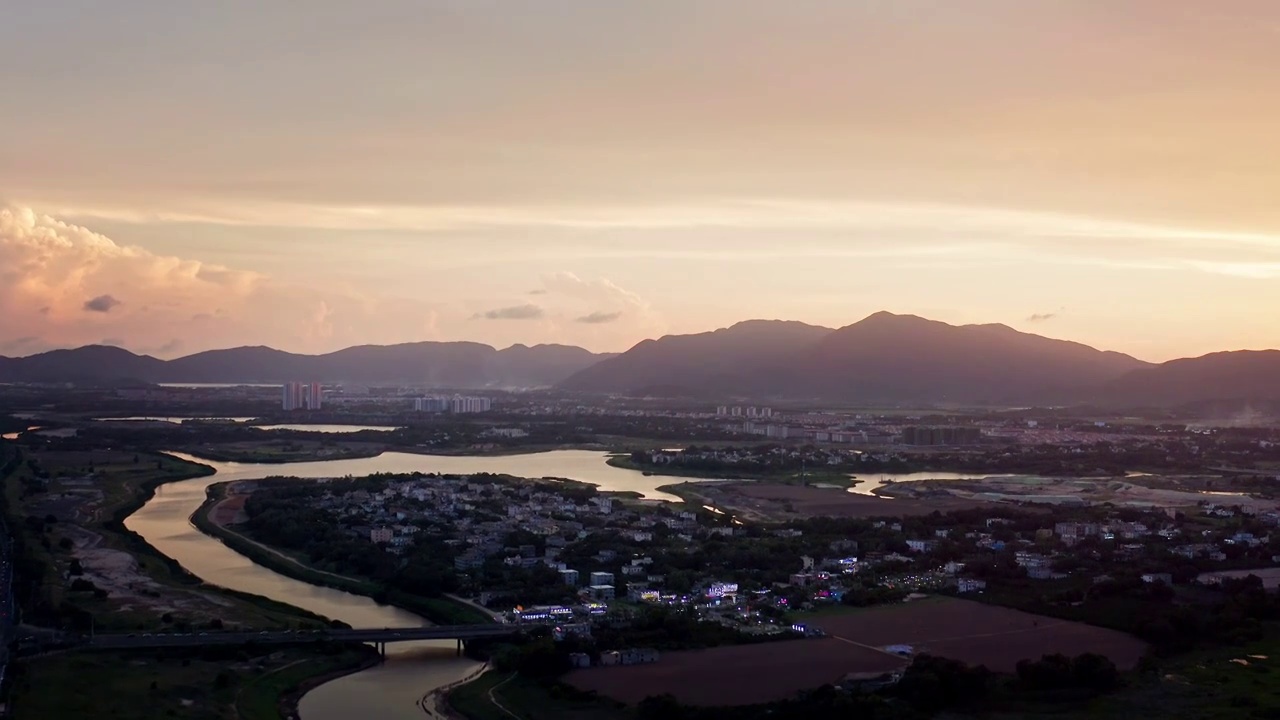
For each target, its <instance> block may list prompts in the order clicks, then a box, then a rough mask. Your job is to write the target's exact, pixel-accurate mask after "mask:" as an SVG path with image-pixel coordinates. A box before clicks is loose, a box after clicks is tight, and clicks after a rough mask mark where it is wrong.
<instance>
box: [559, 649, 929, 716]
mask: <svg viewBox="0 0 1280 720" xmlns="http://www.w3.org/2000/svg"><path fill="white" fill-rule="evenodd" d="M906 665H907V660H906V659H904V658H900V657H897V656H894V655H890V654H889V653H885V652H881V651H879V650H877V649H875V648H870V647H862V646H860V645H856V644H852V643H849V642H847V641H844V640H840V639H836V638H824V639H822V640H789V641H785V642H773V643H762V644H759V645H736V646H730V647H718V648H711V649H709V650H687V651H681V652H673V653H664V654H663V655H662V658H661V659H660V660H659V661H658V662H657V663H655V664H653V665H633V666H630V667H620V666H618V667H608V668H592V669H589V670H575V671H574V672H572V673H570V674H569V675H568V676H566V678H565V682H567V683H568V684H570V685H572V686H574V687H576V688H578V689H579V690H586V691H595V692H597V693H599V694H601V695H603V696H606V697H609V698H613V699H614V700H620V701H622V702H625V703H628V704H635V703H638V702H640V701H641V700H643V699H645V698H646V697H649V696H650V695H662V694H664V693H670V694H671V695H674V696H675V697H676V699H677V700H679V701H680V702H681V703H682V704H686V705H703V706H718V705H755V704H759V703H766V702H772V701H775V700H782V699H785V698H788V697H791V696H792V695H795V694H796V693H798V692H800V691H802V690H808V689H812V688H817V687H821V686H823V685H827V684H830V683H835V682H838V681H839V680H840V679H841V678H843V677H844V676H845V675H847V674H849V673H851V672H888V671H891V670H896V669H898V668H901V667H905V666H906Z"/></svg>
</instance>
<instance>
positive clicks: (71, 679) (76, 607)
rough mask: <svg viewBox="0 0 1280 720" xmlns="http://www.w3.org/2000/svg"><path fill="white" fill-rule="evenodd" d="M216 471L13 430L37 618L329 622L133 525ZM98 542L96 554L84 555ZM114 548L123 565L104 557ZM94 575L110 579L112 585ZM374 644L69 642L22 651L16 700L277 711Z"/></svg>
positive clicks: (44, 705) (107, 625)
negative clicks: (174, 552)
mask: <svg viewBox="0 0 1280 720" xmlns="http://www.w3.org/2000/svg"><path fill="white" fill-rule="evenodd" d="M208 471H209V470H208V468H205V467H203V466H199V465H193V464H191V463H186V462H183V461H181V460H177V459H175V458H172V457H169V456H166V455H153V454H149V453H132V452H123V451H112V450H97V451H74V452H65V451H50V450H43V449H33V448H30V447H26V448H24V447H21V446H19V445H18V444H14V443H0V480H3V482H4V492H3V494H0V504H2V505H3V510H4V512H5V515H6V519H7V520H8V525H9V527H10V528H11V529H12V530H13V536H14V560H15V589H16V597H17V598H18V600H19V602H20V603H21V605H22V611H23V616H24V620H25V621H26V622H29V623H34V624H40V625H46V626H52V627H61V628H64V629H69V630H74V631H82V632H83V631H87V630H89V629H90V628H91V627H92V628H94V629H95V630H97V631H99V632H102V631H120V632H123V631H134V630H144V629H145V630H169V631H190V630H192V629H194V628H196V627H201V628H203V627H210V628H217V627H222V626H223V625H224V624H237V625H243V626H247V627H273V628H284V627H288V628H295V627H305V626H308V625H312V626H314V625H316V624H319V623H322V622H325V619H324V618H321V617H319V616H317V615H314V614H311V613H307V612H305V611H302V610H299V609H297V608H294V607H291V606H289V605H286V604H284V603H280V602H276V601H274V600H270V599H267V598H262V597H258V596H255V595H250V594H246V593H239V592H234V591H229V590H225V589H222V588H218V587H214V586H210V585H206V584H203V583H202V582H201V581H200V580H199V578H196V577H195V576H193V575H191V574H190V573H188V572H187V571H186V570H185V569H183V568H182V567H181V566H179V565H178V564H177V563H176V562H174V561H173V560H171V559H170V558H167V557H165V556H164V555H162V554H161V553H159V552H158V551H156V550H155V549H154V548H152V547H151V546H150V545H148V544H147V543H146V542H145V541H144V540H143V539H142V538H141V537H140V536H138V535H137V534H135V533H133V532H132V531H130V530H128V529H127V528H126V527H125V526H124V520H125V518H127V517H128V516H129V515H130V514H131V513H133V512H134V511H136V509H137V508H139V507H141V506H142V505H143V504H144V503H145V502H146V501H147V500H148V499H149V498H150V497H151V496H152V495H153V494H154V493H155V490H156V488H157V487H159V486H160V485H161V484H163V483H166V482H173V481H177V480H182V479H186V478H190V477H197V476H199V475H203V474H207V473H208ZM86 547H91V548H92V549H93V551H94V552H93V554H92V556H89V555H85V554H83V548H86ZM90 557H92V558H93V559H90ZM104 557H105V558H107V559H108V560H109V561H110V563H112V564H108V565H101V566H99V565H98V564H97V563H101V562H103V558H104ZM134 563H136V566H135V565H134ZM90 573H97V574H96V575H90ZM66 575H70V579H69V581H64V580H63V579H62V578H63V577H64V576H66ZM86 576H91V577H94V578H95V579H97V580H98V582H100V583H110V584H107V586H106V587H98V585H97V584H95V582H94V581H92V580H89V579H86ZM370 652H371V651H367V650H366V649H364V648H353V649H345V648H337V647H335V648H325V649H323V650H317V649H314V648H307V649H290V650H285V651H282V652H274V653H271V654H263V651H261V650H253V649H252V648H221V649H211V650H205V651H196V652H191V651H182V652H178V651H165V652H156V651H140V652H133V653H109V654H94V653H85V652H72V653H64V654H60V655H53V656H45V657H40V658H35V659H31V660H27V661H22V662H18V663H15V664H14V665H13V667H12V677H13V680H14V684H13V696H12V697H13V702H12V705H13V708H14V713H15V717H18V718H40V719H43V718H63V717H66V718H74V717H100V718H119V719H121V720H131V719H132V718H139V719H141V718H154V717H166V716H172V717H184V718H211V719H212V718H219V719H221V718H229V719H230V718H244V719H245V720H275V719H276V718H279V717H280V714H279V711H278V703H279V701H280V697H281V694H282V692H284V691H286V690H288V689H290V688H292V687H296V686H298V685H299V684H300V683H302V682H303V681H305V680H306V679H307V678H308V677H311V676H314V675H324V674H329V673H333V672H338V671H342V670H348V669H352V668H356V667H358V666H359V665H360V663H362V662H364V661H366V660H367V658H368V657H369V655H370ZM263 678H266V679H263ZM260 679H261V681H260V682H259V680H260ZM242 690H243V691H244V692H243V693H242V692H241V691H242ZM237 704H241V705H242V707H241V708H240V710H241V712H240V714H237V713H236V710H235V707H236V705H237Z"/></svg>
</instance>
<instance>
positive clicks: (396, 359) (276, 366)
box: [0, 342, 609, 388]
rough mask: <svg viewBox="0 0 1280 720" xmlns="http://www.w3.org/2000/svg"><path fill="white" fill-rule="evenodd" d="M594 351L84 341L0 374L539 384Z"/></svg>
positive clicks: (563, 374) (587, 360) (583, 362)
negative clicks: (291, 348) (312, 350)
mask: <svg viewBox="0 0 1280 720" xmlns="http://www.w3.org/2000/svg"><path fill="white" fill-rule="evenodd" d="M605 357H609V356H608V355H597V354H594V353H591V352H588V351H586V350H583V349H582V348H578V347H569V346H565V345H535V346H533V347H527V346H524V345H513V346H512V347H509V348H506V349H504V350H496V349H494V348H492V347H490V346H488V345H483V344H480V343H472V342H419V343H404V344H400V345H361V346H356V347H350V348H346V349H343V350H338V351H337V352H332V353H327V354H324V355H301V354H297V353H289V352H284V351H282V350H275V349H273V348H269V347H262V346H256V347H239V348H229V349H225V350H210V351H207V352H201V353H196V354H194V355H188V356H186V357H181V358H176V359H174V360H167V361H166V360H160V359H157V358H154V357H151V356H149V355H136V354H134V353H131V352H129V351H128V350H122V349H120V348H116V347H110V346H103V345H90V346H86V347H82V348H77V349H75V350H54V351H51V352H47V353H41V354H39V355H32V356H30V357H23V358H0V382H81V383H84V382H106V381H114V380H121V379H130V380H137V381H143V382H156V383H162V382H175V383H176V382H193V383H234V382H288V381H293V380H298V381H317V382H359V383H413V384H426V385H436V386H442V387H456V388H471V387H475V388H481V387H510V388H521V387H547V386H550V385H554V384H556V383H557V382H560V381H561V380H564V379H565V378H567V377H568V376H570V375H572V374H573V373H575V372H577V371H579V370H581V369H583V368H585V367H587V366H589V365H592V364H594V363H595V362H597V361H599V360H600V359H601V358H605Z"/></svg>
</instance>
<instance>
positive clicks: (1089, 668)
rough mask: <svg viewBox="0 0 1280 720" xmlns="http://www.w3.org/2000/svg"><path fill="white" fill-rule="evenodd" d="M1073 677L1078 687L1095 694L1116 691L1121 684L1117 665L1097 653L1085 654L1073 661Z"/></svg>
mask: <svg viewBox="0 0 1280 720" xmlns="http://www.w3.org/2000/svg"><path fill="white" fill-rule="evenodd" d="M1071 676H1072V679H1073V680H1074V681H1075V683H1076V685H1078V686H1079V687H1083V688H1088V689H1090V690H1093V691H1095V692H1107V691H1110V690H1114V689H1115V688H1116V686H1117V685H1119V684H1120V672H1119V671H1118V670H1116V665H1115V663H1113V662H1111V661H1110V660H1109V659H1107V658H1105V657H1103V656H1102V655H1098V654H1097V653H1085V654H1083V655H1080V656H1078V657H1077V658H1075V659H1074V660H1072V661H1071Z"/></svg>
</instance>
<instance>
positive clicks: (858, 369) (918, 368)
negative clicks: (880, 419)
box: [560, 313, 1148, 404]
mask: <svg viewBox="0 0 1280 720" xmlns="http://www.w3.org/2000/svg"><path fill="white" fill-rule="evenodd" d="M1147 366H1148V364H1147V363H1144V362H1142V361H1141V360H1137V359H1135V358H1132V357H1130V356H1128V355H1123V354H1120V353H1113V352H1103V351H1100V350H1095V349H1094V348H1091V347H1088V346H1086V345H1081V344H1079V343H1074V342H1068V341H1064V340H1052V339H1049V338H1045V337H1041V336H1038V335H1031V334H1028V333H1022V332H1018V331H1016V330H1014V329H1012V328H1009V327H1006V326H1004V325H965V326H955V325H948V324H946V323H941V322H936V321H933V320H926V319H924V318H919V317H915V316H912V315H894V314H892V313H876V314H875V315H872V316H870V317H868V318H866V319H864V320H862V321H860V322H857V323H854V324H852V325H849V326H847V327H843V328H840V329H839V330H830V329H828V328H820V327H813V326H811V325H803V324H801V323H785V322H778V321H751V322H745V323H739V324H737V325H734V326H733V327H730V328H726V329H723V330H717V331H715V332H711V333H701V334H697V335H677V336H668V337H664V338H661V339H660V340H646V341H644V342H642V343H640V344H639V345H636V346H635V347H634V348H632V349H631V350H628V351H627V352H625V353H623V354H621V355H619V356H618V357H615V358H613V359H611V360H605V361H602V362H600V363H597V364H596V365H593V366H591V367H589V368H586V369H585V370H583V371H581V372H579V373H577V374H576V375H574V376H572V377H570V378H569V379H568V380H566V381H564V382H563V383H561V385H560V387H562V388H564V389H568V390H579V391H589V392H613V393H629V392H632V391H638V390H646V389H651V388H655V387H674V388H695V389H697V392H698V393H699V394H707V395H710V394H717V393H718V394H722V395H745V396H754V397H771V396H773V397H788V398H815V399H828V400H839V401H848V402H860V403H868V404H875V403H890V404H899V403H946V402H952V403H986V402H992V403H1009V402H1041V403H1047V402H1054V403H1058V402H1070V401H1071V400H1072V399H1073V398H1080V397H1081V396H1082V395H1083V394H1085V392H1087V391H1088V390H1091V389H1093V388H1096V387H1097V386H1099V385H1100V384H1101V383H1104V382H1107V381H1110V380H1114V379H1116V378H1119V377H1120V376H1122V375H1124V374H1125V373H1128V372H1131V371H1133V370H1137V369H1140V368H1144V367H1147Z"/></svg>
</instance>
